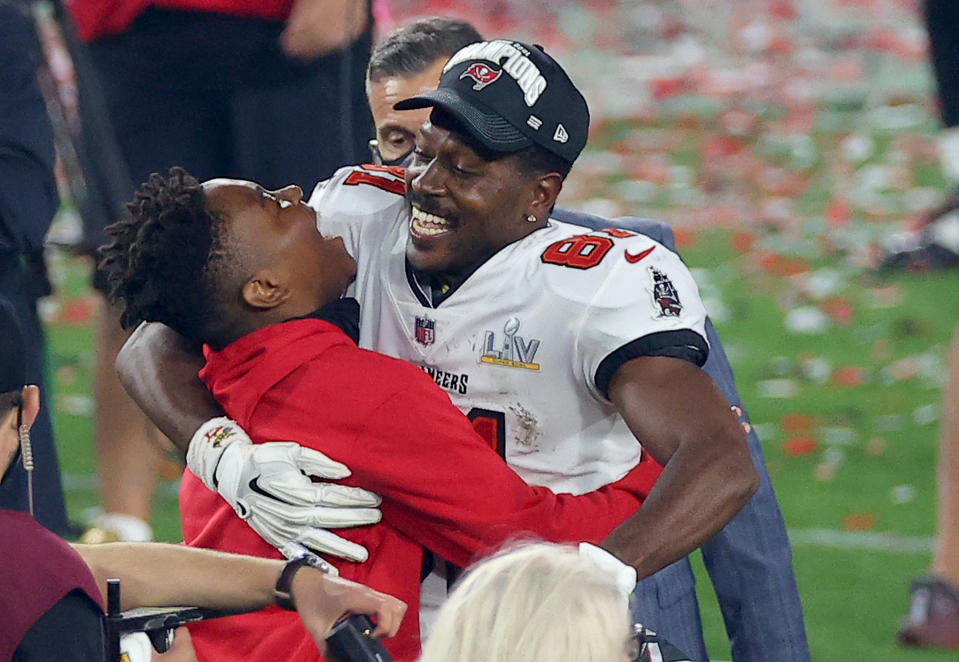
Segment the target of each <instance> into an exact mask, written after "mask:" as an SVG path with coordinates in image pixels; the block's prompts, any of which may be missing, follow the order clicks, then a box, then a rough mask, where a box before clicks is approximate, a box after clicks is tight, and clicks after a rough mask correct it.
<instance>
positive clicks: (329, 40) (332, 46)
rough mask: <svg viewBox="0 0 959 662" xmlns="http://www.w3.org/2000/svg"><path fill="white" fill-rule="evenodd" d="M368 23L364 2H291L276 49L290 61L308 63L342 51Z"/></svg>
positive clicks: (355, 0) (359, 0)
mask: <svg viewBox="0 0 959 662" xmlns="http://www.w3.org/2000/svg"><path fill="white" fill-rule="evenodd" d="M368 20H369V11H368V5H367V2H366V0H293V7H292V8H291V9H290V17H289V18H288V19H286V27H285V28H284V30H283V33H282V34H281V35H280V45H281V46H282V47H283V51H284V52H285V53H286V54H287V55H289V56H290V57H295V58H298V59H302V60H311V59H314V58H317V57H320V56H322V55H326V54H327V53H332V52H334V51H339V50H342V49H344V48H346V47H347V46H348V45H350V44H351V43H352V42H353V41H354V40H356V39H357V38H358V37H359V36H360V35H361V34H363V31H364V30H365V29H366V23H367V21H368Z"/></svg>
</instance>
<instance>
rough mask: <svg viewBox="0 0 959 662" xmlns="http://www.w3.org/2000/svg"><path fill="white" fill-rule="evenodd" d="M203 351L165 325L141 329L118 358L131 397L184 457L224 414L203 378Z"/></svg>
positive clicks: (142, 325)
mask: <svg viewBox="0 0 959 662" xmlns="http://www.w3.org/2000/svg"><path fill="white" fill-rule="evenodd" d="M203 363H204V361H203V355H202V354H201V352H200V347H199V346H198V345H197V344H196V343H192V342H190V341H189V340H187V339H186V338H184V337H183V336H181V335H180V334H178V333H177V332H176V331H174V330H173V329H171V328H170V327H168V326H166V325H164V324H157V323H144V324H141V325H140V326H139V327H137V329H136V330H135V331H134V332H133V334H132V335H131V336H130V339H129V340H127V342H126V344H124V346H123V348H122V349H121V350H120V353H119V354H118V355H117V360H116V369H117V373H118V374H119V376H120V381H121V383H122V384H123V386H124V388H125V389H126V390H127V393H129V394H130V396H131V397H132V398H133V400H134V401H135V402H136V403H137V405H139V407H140V409H142V410H143V411H144V412H146V414H147V416H149V418H150V420H151V421H153V423H154V424H156V426H157V427H158V428H159V429H160V431H161V432H163V434H165V435H166V436H167V437H169V438H170V440H171V441H173V443H174V444H175V445H176V447H177V448H179V449H180V450H182V451H183V452H184V453H185V452H186V451H187V448H188V446H189V444H190V439H191V438H192V437H193V433H194V432H195V431H196V430H197V429H198V428H199V427H200V426H201V425H203V423H205V422H206V421H208V420H210V419H211V418H216V417H217V416H223V410H222V409H221V408H220V405H218V404H217V402H216V400H214V399H213V396H212V395H210V392H209V391H208V390H207V388H206V386H204V385H203V382H201V381H200V378H199V377H198V376H197V373H198V372H199V370H200V368H202V367H203Z"/></svg>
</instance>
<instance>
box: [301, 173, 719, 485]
mask: <svg viewBox="0 0 959 662" xmlns="http://www.w3.org/2000/svg"><path fill="white" fill-rule="evenodd" d="M403 188H404V187H403V186H402V177H401V175H400V171H398V170H387V169H383V168H379V169H371V168H370V167H369V166H365V167H364V168H362V169H361V168H346V169H341V170H340V171H338V172H337V173H336V174H334V176H333V177H332V178H331V179H330V180H328V181H326V182H323V183H321V184H319V185H318V186H317V188H316V189H315V190H314V192H313V195H312V197H311V199H310V202H309V204H310V205H311V206H312V207H313V208H314V209H316V210H317V213H318V224H319V229H320V231H321V232H322V233H323V234H324V235H327V236H330V235H341V236H343V238H344V241H345V243H346V248H347V250H348V251H349V252H350V254H351V255H353V257H354V258H356V261H357V280H356V283H355V296H356V297H357V298H358V299H359V302H360V311H361V312H360V346H362V347H365V348H369V349H374V350H377V351H379V352H383V353H385V354H389V355H391V356H395V357H398V358H401V359H405V360H407V361H409V362H411V363H413V364H415V365H418V366H420V367H421V368H423V369H424V370H426V371H427V372H429V373H430V374H431V375H432V376H433V378H434V379H435V381H436V383H437V384H438V385H439V386H441V387H442V388H443V389H444V390H446V392H447V393H448V394H449V396H450V398H451V399H452V401H453V403H454V404H455V405H456V406H457V407H459V408H460V409H461V410H462V411H463V412H464V413H465V414H467V415H468V416H469V417H470V418H471V419H472V420H473V424H474V427H475V428H476V430H477V431H478V432H479V433H480V434H481V435H483V436H484V437H485V438H486V439H487V440H488V441H489V442H490V444H491V445H492V446H493V447H494V448H496V449H497V450H498V451H499V452H500V453H501V454H502V455H503V456H504V457H505V458H506V460H507V462H508V463H509V465H510V466H511V467H512V468H513V469H514V470H515V471H516V472H517V473H518V474H519V475H520V476H522V477H523V479H524V480H526V482H527V483H530V484H534V485H544V486H548V487H549V488H551V489H552V490H553V491H555V492H568V493H573V494H582V493H584V492H588V491H591V490H594V489H597V488H598V487H601V486H602V485H605V484H607V483H610V482H612V481H615V480H618V479H619V478H621V477H622V476H623V475H625V474H626V473H627V472H628V471H629V470H630V469H631V468H633V467H634V466H635V465H636V464H637V463H638V462H639V459H640V453H641V447H640V444H638V443H637V441H636V439H635V438H634V437H633V435H632V433H631V432H630V431H629V429H628V428H627V427H626V424H625V423H624V422H623V419H622V418H621V417H620V416H619V415H618V414H617V412H616V409H615V408H614V407H613V405H612V404H611V403H610V402H609V400H608V399H607V398H606V396H605V393H604V386H608V381H609V378H610V377H611V376H612V372H614V371H615V368H616V367H618V365H620V364H621V363H622V358H619V355H618V354H615V353H616V352H617V350H619V349H620V348H622V347H624V346H626V345H629V344H630V343H634V341H635V343H634V345H633V346H634V347H639V349H638V350H636V351H638V354H635V353H634V354H632V355H631V356H635V355H642V354H654V353H657V352H656V351H655V349H657V348H661V347H664V346H670V347H673V346H677V345H680V346H687V347H698V348H700V350H702V351H703V352H704V350H705V348H706V341H705V332H704V324H705V319H706V312H705V309H704V308H703V304H702V302H701V300H700V298H699V293H698V290H697V288H696V284H695V282H694V281H693V278H692V276H691V275H690V273H689V270H688V269H687V268H686V266H685V265H684V264H683V263H682V261H681V260H680V259H679V257H678V256H677V255H676V254H675V253H673V252H672V251H670V250H668V249H667V248H665V247H664V246H662V245H661V244H659V243H657V242H655V241H653V240H652V239H649V238H648V237H645V236H643V235H636V234H632V233H629V232H622V231H602V232H598V231H597V232H590V231H588V230H587V229H585V228H582V227H579V226H575V225H569V224H565V223H560V222H557V221H555V220H550V222H549V225H548V226H547V227H545V228H542V229H539V230H536V231H534V232H532V233H531V234H529V235H528V236H526V237H524V238H523V239H521V240H519V241H517V242H515V243H512V244H510V245H508V246H506V247H504V248H503V249H501V250H500V251H499V252H497V253H496V254H495V255H493V256H492V257H491V258H490V259H489V260H488V261H486V262H485V263H484V264H482V265H481V266H480V267H479V268H478V269H477V270H476V271H475V272H474V273H473V274H472V275H470V277H469V278H467V279H466V281H465V282H463V283H462V284H461V285H460V286H459V287H458V288H456V289H455V290H454V291H453V292H451V293H450V294H449V295H448V296H447V297H446V298H445V299H443V300H442V301H441V303H439V305H436V306H433V305H431V303H430V293H429V290H428V288H426V289H424V288H421V287H420V286H419V285H418V284H417V283H416V281H415V279H414V277H413V276H412V275H411V274H410V273H408V269H407V264H406V259H405V254H406V241H407V231H408V224H409V220H410V213H409V206H408V204H407V202H406V200H405V199H404V197H403V195H402V191H403ZM611 355H612V356H611ZM702 356H703V360H705V354H704V353H703V355H702ZM608 358H609V360H608V361H607V359H608ZM604 361H606V363H605V364H604ZM601 366H603V368H602V369H601ZM597 374H600V385H597ZM371 378H375V376H371ZM438 450H440V451H441V450H442V449H438Z"/></svg>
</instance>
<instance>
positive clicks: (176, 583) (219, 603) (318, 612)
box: [73, 543, 406, 644]
mask: <svg viewBox="0 0 959 662" xmlns="http://www.w3.org/2000/svg"><path fill="white" fill-rule="evenodd" d="M73 548H74V549H75V550H76V551H77V553H79V554H80V556H81V558H82V559H83V561H84V562H85V563H86V564H87V566H88V567H89V568H90V571H91V572H92V573H93V576H94V578H95V579H96V581H97V585H98V586H99V587H100V591H101V592H102V593H103V598H104V602H105V601H106V580H107V579H110V578H114V577H115V578H118V579H120V585H121V591H120V601H121V604H120V606H121V608H122V609H130V608H132V607H163V606H174V605H190V606H197V607H207V608H211V609H225V610H226V609H234V610H250V611H252V610H255V609H261V608H263V607H267V606H269V605H273V604H276V598H275V596H274V593H273V588H274V587H275V586H276V583H277V580H278V579H279V576H280V572H281V571H282V570H283V566H284V562H283V561H276V560H273V559H261V558H257V557H252V556H242V555H239V554H227V553H225V552H218V551H214V550H208V549H197V548H193V547H184V546H182V545H169V544H163V543H114V544H108V545H74V546H73ZM291 594H292V597H293V602H294V604H295V605H296V608H297V611H298V612H299V614H300V618H301V619H302V620H303V623H304V624H305V625H306V628H307V630H309V631H310V634H311V635H312V636H313V639H314V641H316V642H317V643H318V644H319V643H321V642H322V641H323V640H324V639H325V638H326V635H327V634H329V630H330V628H331V627H332V626H333V624H334V623H335V622H336V621H337V620H338V619H339V618H340V617H341V616H343V615H345V614H347V613H354V614H357V613H358V614H369V615H371V616H374V617H375V618H376V621H377V624H378V627H377V630H378V631H379V632H380V634H383V635H384V636H392V635H394V634H396V630H397V629H398V628H399V625H400V621H401V620H402V618H403V613H404V612H405V611H406V605H405V604H404V603H403V602H401V601H400V600H397V599H396V598H394V597H392V596H389V595H385V594H383V593H379V592H378V591H374V590H373V589H371V588H368V587H366V586H363V585H362V584H357V583H355V582H351V581H348V580H345V579H340V578H339V577H333V576H331V575H326V574H324V573H322V572H320V571H319V570H315V569H313V568H310V567H303V568H301V569H299V570H297V572H296V574H295V575H294V576H293V583H292V584H291Z"/></svg>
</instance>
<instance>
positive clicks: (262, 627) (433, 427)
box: [101, 169, 659, 662]
mask: <svg viewBox="0 0 959 662" xmlns="http://www.w3.org/2000/svg"><path fill="white" fill-rule="evenodd" d="M301 198H302V191H301V190H300V189H299V188H298V187H295V186H291V187H287V188H285V189H282V190H280V191H274V192H271V191H266V190H264V189H263V188H262V187H260V186H259V185H257V184H254V183H252V182H243V181H238V180H212V181H209V182H206V183H204V184H202V185H200V184H198V183H197V181H196V180H195V179H193V178H192V177H191V176H189V175H188V174H186V172H185V171H183V170H182V169H173V170H171V172H170V176H169V178H164V177H161V176H159V175H153V177H151V180H150V181H149V182H147V183H146V184H144V185H143V186H141V188H140V190H139V191H138V192H137V195H136V197H135V198H134V201H133V202H132V203H131V204H130V205H129V209H130V212H131V214H130V218H129V219H127V220H125V221H121V222H119V223H116V224H114V225H113V226H111V227H110V229H109V232H110V234H111V236H112V238H113V242H112V243H111V244H110V245H109V246H107V247H106V248H105V249H104V250H103V256H104V259H103V262H102V264H101V267H102V268H103V269H104V271H105V272H106V273H107V275H108V276H109V280H110V284H111V295H112V297H113V298H114V299H115V300H116V302H117V303H118V304H120V306H121V309H122V310H123V322H124V323H125V324H127V325H129V324H134V323H136V322H139V321H141V320H148V321H160V322H163V323H165V324H167V325H168V326H170V327H172V328H174V329H175V330H177V331H178V332H179V333H180V334H181V335H183V336H184V337H186V338H189V339H192V340H194V341H197V342H202V343H204V344H205V348H204V354H205V357H206V366H205V367H204V368H203V370H202V371H201V373H200V376H201V378H202V379H203V381H204V382H205V383H206V385H207V387H208V388H209V389H210V391H211V392H212V393H213V395H214V397H215V398H216V399H217V401H218V402H219V403H220V405H221V406H222V407H223V408H224V410H225V411H226V413H227V414H228V416H230V418H232V419H234V420H235V421H236V422H237V423H239V424H240V425H241V426H243V427H244V428H245V429H246V430H247V431H248V432H249V433H250V436H251V437H252V439H253V441H254V443H261V442H265V441H272V440H276V439H297V440H298V441H299V442H300V443H301V444H302V445H304V446H307V447H310V448H314V449H317V450H321V451H322V452H323V453H324V454H326V455H329V456H330V457H331V458H332V459H333V460H334V461H337V460H338V461H341V462H343V463H344V464H348V465H349V467H350V469H351V470H352V476H351V477H350V478H349V479H348V480H345V481H343V482H344V483H345V484H347V485H353V486H362V487H364V488H367V489H369V490H372V491H374V492H375V493H377V494H379V495H380V496H382V498H383V503H382V512H383V521H382V522H381V523H379V524H373V525H371V526H366V527H359V528H355V529H350V530H348V531H346V532H345V533H344V534H343V535H344V537H346V538H348V539H350V540H352V541H354V542H357V543H359V544H361V545H363V546H365V547H366V548H368V549H369V550H370V552H371V553H370V560H369V561H368V562H366V563H362V564H359V563H351V562H347V561H339V560H335V563H336V564H337V567H338V570H339V572H340V574H341V575H342V576H343V577H346V578H349V579H352V580H356V581H360V582H362V583H364V584H367V585H369V586H371V587H372V588H375V589H377V590H380V591H384V592H388V593H391V594H393V595H396V596H397V597H400V598H401V599H403V600H405V601H406V602H407V603H408V604H409V605H410V607H411V612H412V613H416V611H417V606H418V597H419V582H420V572H421V569H422V566H423V559H424V555H423V548H424V547H425V548H426V549H428V550H430V551H433V552H435V553H437V554H438V555H439V556H441V557H443V558H444V559H448V560H449V561H451V562H453V563H456V564H458V565H461V566H462V565H467V564H468V563H469V562H470V561H471V560H474V559H475V558H477V556H478V555H480V554H482V553H484V552H488V551H491V550H492V549H493V548H495V547H497V546H498V545H500V544H501V543H502V542H504V541H505V540H506V539H508V538H510V537H514V536H516V535H517V534H519V535H522V534H523V533H526V534H534V535H536V536H540V537H544V538H546V539H549V540H557V541H561V540H567V541H568V540H575V541H581V540H582V541H588V542H593V543H596V542H599V541H600V540H602V539H604V538H605V537H606V536H607V535H608V534H609V533H610V531H612V530H613V528H615V527H616V525H618V524H619V523H620V522H622V521H623V520H624V519H626V518H627V517H629V516H630V515H632V514H633V513H634V512H635V511H636V509H637V508H638V507H639V506H640V505H641V503H642V499H643V497H644V496H645V494H646V493H647V492H648V490H649V489H650V488H651V486H652V483H653V482H654V480H655V477H656V475H658V473H659V467H658V465H655V466H652V463H640V464H639V466H638V467H637V468H636V469H634V470H633V471H632V472H630V473H629V474H628V475H627V476H626V477H625V478H623V479H622V480H620V481H618V482H617V483H613V484H612V485H609V486H607V487H605V488H603V489H602V490H599V491H596V492H591V493H589V494H586V495H583V496H579V497H573V496H570V495H554V494H553V493H552V492H550V491H549V490H547V489H545V488H541V487H533V486H529V485H527V484H526V483H525V482H523V480H522V479H520V478H519V476H517V475H516V474H515V473H514V472H513V471H512V470H510V469H509V468H508V467H507V465H506V464H505V463H504V462H503V461H502V459H500V458H499V456H497V455H496V454H495V452H494V451H493V450H492V449H491V448H490V447H489V445H488V444H487V443H486V442H485V441H484V440H483V439H482V438H480V437H479V436H478V435H477V434H476V433H475V432H474V430H473V427H472V425H471V423H470V422H469V421H468V420H467V418H466V417H465V416H463V415H462V414H461V413H460V412H459V411H458V410H457V409H456V408H455V407H454V406H453V405H452V404H451V402H450V401H449V398H448V396H447V395H446V394H445V393H444V392H443V391H441V390H440V389H439V388H438V387H437V386H436V384H435V383H434V381H433V379H432V378H431V377H429V376H428V375H427V374H426V373H424V372H423V371H421V370H419V369H417V368H415V367H413V366H411V365H409V364H407V363H405V362H403V361H400V360H397V359H393V358H389V357H386V356H384V355H381V354H377V353H374V352H370V351H367V350H361V349H359V348H358V347H357V346H356V343H355V334H356V324H357V312H358V305H357V303H356V301H355V300H352V299H341V298H340V296H341V295H342V293H343V292H344V290H345V289H346V287H347V286H348V284H349V283H350V281H351V279H352V278H353V276H354V273H355V262H354V261H353V259H352V258H351V257H350V256H349V255H348V254H347V253H346V251H345V249H344V245H343V241H342V239H340V238H333V239H327V238H324V237H323V236H321V235H320V234H319V233H318V232H317V230H316V216H315V213H314V212H313V211H312V210H311V209H310V208H309V207H307V206H306V205H304V204H303V203H302V199H301ZM214 443H215V440H214ZM437 448H441V449H443V452H441V453H437V452H436V449H437ZM273 449H276V450H275V452H279V453H286V452H289V453H297V452H298V446H297V445H295V444H292V443H291V444H289V445H282V444H281V445H279V446H277V445H275V444H273V445H271V447H270V450H271V452H274V451H273ZM220 478H223V477H222V476H221V477H220ZM256 480H257V479H256V478H254V481H253V482H256ZM251 487H252V489H253V490H254V491H256V489H257V487H256V486H253V485H251ZM181 512H182V516H183V532H184V537H185V539H186V541H187V543H188V544H190V545H193V546H199V547H212V548H217V549H221V550H224V551H231V552H243V553H247V554H254V555H259V556H268V557H270V556H272V557H276V556H278V555H279V553H278V552H277V551H276V549H275V548H274V547H273V546H272V545H270V544H269V543H267V542H266V541H264V540H263V539H262V538H260V537H259V535H257V533H256V532H254V531H253V529H251V528H250V527H249V526H248V525H247V523H246V522H245V521H244V520H243V519H242V516H243V513H236V512H234V510H233V509H232V508H231V507H230V506H229V505H228V504H227V503H226V502H225V501H224V500H223V499H222V498H220V497H219V495H217V494H216V493H215V492H213V491H211V490H210V489H208V488H207V487H206V486H205V485H204V484H203V483H202V482H201V481H200V479H199V478H197V477H196V476H195V475H194V474H193V473H191V472H190V471H187V472H186V474H185V476H184V479H183V483H182V487H181ZM633 578H635V572H634V573H633ZM194 641H195V644H196V647H197V651H198V653H199V655H200V659H201V660H202V659H210V660H220V661H222V660H233V659H237V660H238V659H243V660H248V661H252V662H258V661H261V660H262V661H263V662H267V661H270V662H272V661H273V660H275V659H278V656H280V655H282V656H286V657H289V658H290V659H297V660H316V659H320V658H319V657H318V654H317V652H316V650H315V648H314V647H313V645H312V643H311V642H310V638H309V635H308V634H307V633H306V631H305V630H304V629H303V627H302V625H301V624H300V623H299V622H298V621H297V619H296V617H295V615H294V616H293V617H292V618H291V615H290V614H288V613H286V612H284V611H282V610H280V609H271V610H266V611H264V612H260V613H257V614H249V615H243V616H237V617H234V618H230V619H220V620H218V621H216V622H214V621H209V622H207V623H203V624H199V625H198V626H197V627H195V628H194ZM387 647H388V648H390V650H391V652H392V653H393V655H394V656H395V657H396V659H398V660H412V659H414V658H415V657H416V655H417V653H418V650H419V630H418V623H417V621H416V619H415V618H409V619H406V621H405V622H404V624H403V627H402V628H401V629H400V632H399V634H398V635H397V636H396V637H395V638H394V639H392V640H391V641H390V642H388V643H387Z"/></svg>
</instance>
